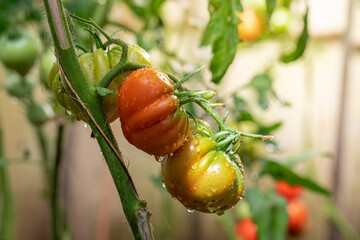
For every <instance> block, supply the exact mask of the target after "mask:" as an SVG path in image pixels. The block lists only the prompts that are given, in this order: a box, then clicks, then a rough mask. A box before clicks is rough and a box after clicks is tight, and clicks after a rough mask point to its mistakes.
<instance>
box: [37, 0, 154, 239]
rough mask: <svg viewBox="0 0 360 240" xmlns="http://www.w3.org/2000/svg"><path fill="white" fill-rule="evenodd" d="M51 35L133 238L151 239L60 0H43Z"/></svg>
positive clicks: (142, 204)
mask: <svg viewBox="0 0 360 240" xmlns="http://www.w3.org/2000/svg"><path fill="white" fill-rule="evenodd" d="M44 4H45V9H46V13H47V17H48V22H49V26H50V30H51V34H52V37H53V40H54V45H55V49H56V53H57V57H58V61H59V68H60V70H61V71H62V75H63V77H64V83H65V86H66V87H67V90H68V92H70V93H71V94H72V95H73V96H72V97H73V98H74V100H75V102H76V103H77V105H78V106H79V108H80V110H81V112H82V114H83V115H84V117H85V119H86V120H87V122H88V123H89V125H90V127H91V129H92V131H93V133H94V136H95V138H96V140H97V141H98V144H99V146H100V148H101V151H102V153H103V156H104V158H105V161H106V163H107V165H108V167H109V170H110V173H111V176H112V178H113V180H114V183H115V185H116V188H117V191H118V193H119V196H120V199H121V201H122V207H123V210H124V213H125V216H126V218H127V220H128V222H129V224H130V226H131V229H132V232H133V235H134V237H135V239H152V234H151V233H150V234H149V229H151V227H150V223H149V217H150V212H149V210H148V209H147V208H146V203H145V202H143V201H141V200H140V199H139V197H138V194H137V192H136V190H135V187H134V183H133V182H132V179H131V176H130V175H129V173H128V170H127V168H126V166H125V164H124V161H123V159H122V155H121V152H120V150H119V148H118V146H117V142H116V140H115V138H114V136H113V133H112V131H111V128H110V125H109V123H108V122H107V119H106V116H105V114H104V112H103V110H102V104H101V98H100V97H99V96H98V95H97V93H96V91H94V87H93V86H90V84H89V83H88V82H87V81H86V79H85V76H84V74H83V73H82V70H81V67H80V64H79V62H78V60H77V57H76V52H75V48H74V44H73V42H72V38H71V35H70V31H69V27H68V25H67V23H66V20H65V13H64V9H63V6H62V3H61V1H60V0H44Z"/></svg>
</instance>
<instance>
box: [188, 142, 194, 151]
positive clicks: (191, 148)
mask: <svg viewBox="0 0 360 240" xmlns="http://www.w3.org/2000/svg"><path fill="white" fill-rule="evenodd" d="M189 150H190V152H193V151H194V150H195V147H194V145H192V144H191V145H190V148H189Z"/></svg>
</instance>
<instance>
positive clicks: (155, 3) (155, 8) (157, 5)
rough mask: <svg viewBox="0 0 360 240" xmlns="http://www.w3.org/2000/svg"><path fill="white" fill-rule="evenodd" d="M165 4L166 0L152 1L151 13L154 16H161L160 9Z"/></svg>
mask: <svg viewBox="0 0 360 240" xmlns="http://www.w3.org/2000/svg"><path fill="white" fill-rule="evenodd" d="M164 2H165V0H151V3H150V9H151V12H152V13H153V14H154V15H159V10H160V7H161V5H162V4H163V3H164Z"/></svg>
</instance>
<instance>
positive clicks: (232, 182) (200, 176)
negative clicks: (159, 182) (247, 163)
mask: <svg viewBox="0 0 360 240" xmlns="http://www.w3.org/2000/svg"><path fill="white" fill-rule="evenodd" d="M216 147H217V143H216V142H215V141H214V140H213V139H211V138H210V137H209V136H206V135H204V134H201V133H198V134H196V135H192V136H190V137H189V139H188V140H187V141H186V142H185V144H184V145H183V146H182V147H181V148H179V149H178V150H177V151H176V152H175V153H174V154H173V155H172V156H171V157H169V158H165V159H164V160H163V161H162V162H161V169H162V176H163V182H164V184H165V186H166V189H167V190H168V192H169V193H170V194H171V195H172V196H173V197H174V198H176V199H177V200H179V201H180V202H181V203H182V204H183V205H184V206H185V207H186V208H187V209H189V210H197V211H200V212H205V213H217V214H219V215H221V214H222V213H223V212H224V211H225V210H226V209H229V208H231V207H233V206H234V205H235V204H236V203H237V202H238V201H239V200H240V199H241V198H242V196H243V191H244V179H243V173H242V168H240V166H241V162H240V158H239V157H238V156H237V155H235V157H230V156H229V155H228V154H226V153H225V152H223V151H218V150H216ZM234 162H237V164H235V163H234Z"/></svg>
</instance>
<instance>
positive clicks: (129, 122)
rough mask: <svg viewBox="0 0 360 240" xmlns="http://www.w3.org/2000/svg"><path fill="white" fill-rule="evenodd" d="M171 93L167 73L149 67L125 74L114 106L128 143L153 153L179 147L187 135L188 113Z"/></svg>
mask: <svg viewBox="0 0 360 240" xmlns="http://www.w3.org/2000/svg"><path fill="white" fill-rule="evenodd" d="M173 93H174V86H173V83H172V81H171V80H170V79H169V77H168V76H167V75H166V74H165V73H163V72H161V71H159V70H155V69H153V68H150V67H146V68H142V69H138V70H136V71H134V72H132V73H131V74H130V75H129V76H128V77H127V78H126V80H125V81H124V83H123V84H122V86H121V89H120V91H119V98H118V107H119V116H120V121H121V128H122V131H123V134H124V136H125V138H126V139H127V140H128V141H129V142H130V143H131V144H133V145H134V146H135V147H137V148H139V149H141V150H143V151H144V152H146V153H148V154H151V155H155V156H164V155H167V154H170V153H172V152H175V151H176V150H177V149H178V148H179V147H181V145H182V144H183V143H184V142H185V139H186V137H187V135H188V131H189V117H188V115H187V114H186V112H185V110H184V108H183V107H181V106H179V99H178V98H177V97H176V96H175V95H174V94H173Z"/></svg>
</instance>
